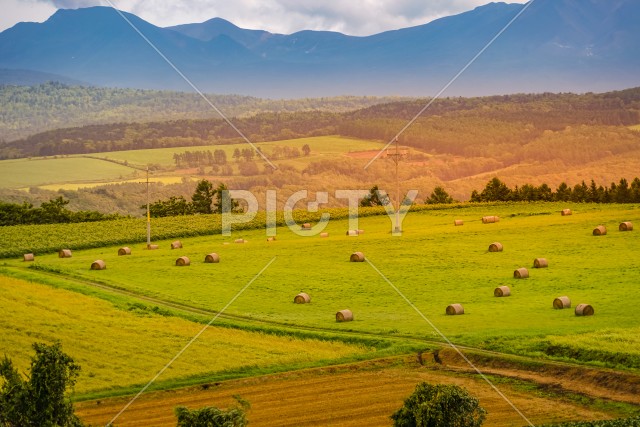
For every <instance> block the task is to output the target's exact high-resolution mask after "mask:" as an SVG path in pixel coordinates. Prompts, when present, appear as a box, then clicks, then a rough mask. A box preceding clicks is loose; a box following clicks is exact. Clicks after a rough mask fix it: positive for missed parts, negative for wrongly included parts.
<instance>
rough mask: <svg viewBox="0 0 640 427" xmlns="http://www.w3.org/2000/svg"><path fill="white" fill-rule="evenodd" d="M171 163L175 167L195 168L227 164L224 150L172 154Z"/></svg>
mask: <svg viewBox="0 0 640 427" xmlns="http://www.w3.org/2000/svg"><path fill="white" fill-rule="evenodd" d="M173 161H174V163H175V164H176V167H178V168H181V167H190V168H197V167H200V166H213V165H220V166H221V165H225V164H227V153H225V151H224V150H215V151H213V152H211V150H206V151H185V152H184V153H174V155H173Z"/></svg>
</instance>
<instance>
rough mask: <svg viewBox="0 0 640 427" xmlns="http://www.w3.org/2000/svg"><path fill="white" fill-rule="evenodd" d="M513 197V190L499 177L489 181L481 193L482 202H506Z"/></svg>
mask: <svg viewBox="0 0 640 427" xmlns="http://www.w3.org/2000/svg"><path fill="white" fill-rule="evenodd" d="M510 197H511V190H510V189H509V187H507V185H506V184H505V183H504V182H502V181H500V180H499V179H498V178H497V177H495V178H493V179H492V180H491V181H489V182H488V183H487V186H486V187H485V188H484V190H482V193H480V196H479V198H480V200H479V201H481V202H501V201H502V202H505V201H508V200H509V199H510Z"/></svg>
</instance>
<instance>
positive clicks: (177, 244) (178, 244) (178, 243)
mask: <svg viewBox="0 0 640 427" xmlns="http://www.w3.org/2000/svg"><path fill="white" fill-rule="evenodd" d="M171 249H182V242H181V241H180V240H176V241H175V242H171Z"/></svg>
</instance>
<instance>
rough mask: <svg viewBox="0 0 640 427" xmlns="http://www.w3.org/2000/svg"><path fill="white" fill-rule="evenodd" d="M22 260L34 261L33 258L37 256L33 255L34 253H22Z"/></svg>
mask: <svg viewBox="0 0 640 427" xmlns="http://www.w3.org/2000/svg"><path fill="white" fill-rule="evenodd" d="M22 260H23V261H33V260H35V257H34V256H33V254H24V255H22Z"/></svg>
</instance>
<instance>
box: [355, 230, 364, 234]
mask: <svg viewBox="0 0 640 427" xmlns="http://www.w3.org/2000/svg"><path fill="white" fill-rule="evenodd" d="M356 231H357V232H358V234H359V235H360V234H364V230H356Z"/></svg>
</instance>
